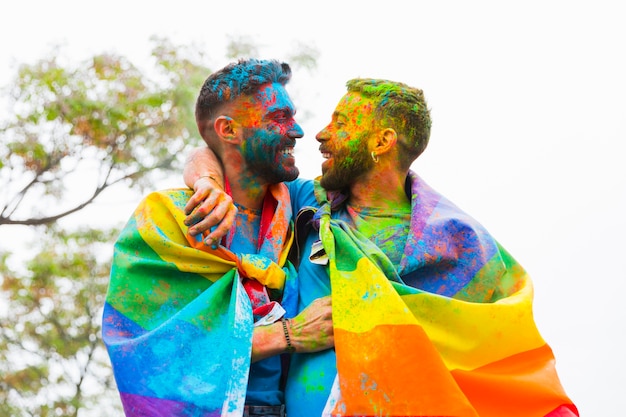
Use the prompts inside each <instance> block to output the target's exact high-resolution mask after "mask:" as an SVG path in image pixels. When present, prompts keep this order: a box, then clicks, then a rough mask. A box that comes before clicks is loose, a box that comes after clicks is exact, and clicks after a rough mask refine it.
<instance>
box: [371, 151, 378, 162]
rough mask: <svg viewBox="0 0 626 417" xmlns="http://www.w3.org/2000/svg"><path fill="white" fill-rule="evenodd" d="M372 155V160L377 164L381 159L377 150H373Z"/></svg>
mask: <svg viewBox="0 0 626 417" xmlns="http://www.w3.org/2000/svg"><path fill="white" fill-rule="evenodd" d="M370 155H372V160H373V161H374V163H376V164H377V163H378V161H379V159H378V156H376V152H374V151H372V153H371V154H370Z"/></svg>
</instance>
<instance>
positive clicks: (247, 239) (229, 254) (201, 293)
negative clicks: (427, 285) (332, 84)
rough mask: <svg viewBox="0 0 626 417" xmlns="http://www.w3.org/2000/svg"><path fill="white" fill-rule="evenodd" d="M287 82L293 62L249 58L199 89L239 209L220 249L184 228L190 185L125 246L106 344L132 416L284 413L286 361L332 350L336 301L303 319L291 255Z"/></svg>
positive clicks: (147, 203)
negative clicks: (286, 355) (287, 357)
mask: <svg viewBox="0 0 626 417" xmlns="http://www.w3.org/2000/svg"><path fill="white" fill-rule="evenodd" d="M290 78H291V69H290V67H289V65H288V64H286V63H281V62H278V61H273V60H271V61H270V60H257V59H248V60H240V61H238V62H236V63H232V64H230V65H228V66H226V67H224V68H223V69H221V70H219V71H217V72H215V73H213V74H211V75H210V76H209V77H208V78H207V79H206V81H205V82H204V85H203V86H202V89H201V91H200V93H199V96H198V99H197V104H196V121H197V125H198V129H199V132H200V134H201V136H202V137H203V139H204V140H205V142H206V143H207V145H208V147H209V148H210V149H211V150H212V151H213V153H214V154H215V155H216V156H217V157H218V158H219V160H220V161H221V165H222V166H223V178H222V176H220V181H221V184H220V186H221V187H223V188H224V189H225V190H226V193H227V194H228V196H230V197H229V198H232V201H233V202H234V204H235V205H236V207H237V211H236V214H235V213H233V214H234V215H233V216H232V218H231V220H232V221H233V223H234V227H232V228H231V229H230V230H229V231H228V233H227V234H226V236H225V238H224V241H223V245H221V246H220V247H215V248H211V247H209V246H206V245H204V244H203V243H202V242H198V241H197V240H196V239H195V238H194V237H192V236H191V235H189V234H188V233H187V227H186V226H185V225H184V224H183V221H182V220H183V216H182V215H181V214H182V205H184V203H186V202H187V200H188V198H189V196H190V194H189V192H188V191H187V190H164V191H159V192H155V193H152V194H150V195H149V196H148V197H146V198H145V199H144V201H142V202H141V203H140V205H139V207H138V208H137V210H136V211H135V213H134V215H133V217H132V218H131V220H130V221H129V222H128V224H127V226H126V227H125V229H124V230H123V231H122V233H121V235H120V238H119V239H118V240H117V242H116V246H115V254H114V260H113V268H112V271H111V283H110V286H109V291H108V294H107V301H106V304H105V311H104V317H103V338H104V341H105V344H106V346H107V349H108V351H109V355H110V357H111V362H112V365H113V370H114V374H115V377H116V381H117V384H118V388H119V391H120V396H121V399H122V403H123V406H124V410H125V413H126V415H127V416H147V415H150V416H167V417H172V416H188V415H203V416H204V415H207V416H208V415H244V416H270V417H271V416H281V417H284V415H285V406H284V402H285V399H284V392H283V385H282V381H283V379H284V377H285V375H283V371H284V370H283V360H282V354H283V353H286V352H291V351H293V350H294V349H296V348H297V349H298V351H303V352H306V351H308V352H315V351H318V350H323V349H328V348H329V347H332V344H333V339H332V322H331V310H330V298H329V297H325V298H321V299H320V300H318V301H316V302H315V303H314V304H313V305H312V306H311V308H307V309H306V310H304V311H301V312H299V311H298V306H297V294H296V291H297V282H296V279H297V277H296V273H295V269H294V267H293V265H292V264H291V262H289V261H288V260H287V255H288V253H289V250H290V248H291V245H292V243H293V240H294V231H293V223H292V215H291V205H290V199H289V193H288V190H287V188H286V186H285V185H284V184H283V181H291V180H293V179H295V178H296V177H297V176H298V173H299V172H298V169H297V167H296V166H295V163H294V158H293V147H294V146H295V142H296V139H298V138H300V137H302V135H303V133H302V129H301V128H300V126H299V125H298V123H297V122H296V121H295V119H294V116H295V112H296V109H295V107H294V105H293V102H292V101H291V98H290V97H289V95H288V93H287V91H286V89H285V85H286V84H287V82H288V81H289V80H290ZM181 204H182V205H181ZM298 313H299V314H298ZM320 333H325V334H327V337H325V338H319V337H318V335H319V334H320Z"/></svg>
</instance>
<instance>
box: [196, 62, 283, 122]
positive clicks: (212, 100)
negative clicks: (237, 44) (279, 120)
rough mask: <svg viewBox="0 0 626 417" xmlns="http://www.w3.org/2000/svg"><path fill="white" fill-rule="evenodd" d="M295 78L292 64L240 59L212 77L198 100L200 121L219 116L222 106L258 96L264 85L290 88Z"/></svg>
mask: <svg viewBox="0 0 626 417" xmlns="http://www.w3.org/2000/svg"><path fill="white" fill-rule="evenodd" d="M290 79H291V68H290V67H289V64H287V63H284V62H279V61H277V60H261V59H254V58H251V59H240V60H239V61H237V62H232V63H230V64H228V65H227V66H225V67H224V68H222V69H221V70H219V71H216V72H214V73H213V74H211V75H209V77H208V78H207V79H206V80H205V81H204V84H203V85H202V88H201V89H200V94H199V95H198V99H197V100H196V121H201V120H207V119H210V118H212V117H215V115H214V113H215V111H216V110H217V109H219V108H220V107H221V106H222V105H224V104H226V103H228V102H230V101H232V100H234V99H236V98H237V97H240V96H243V95H249V94H252V93H254V92H255V91H257V90H258V89H259V87H260V86H262V85H263V84H268V83H280V84H282V85H286V84H287V82H289V80H290Z"/></svg>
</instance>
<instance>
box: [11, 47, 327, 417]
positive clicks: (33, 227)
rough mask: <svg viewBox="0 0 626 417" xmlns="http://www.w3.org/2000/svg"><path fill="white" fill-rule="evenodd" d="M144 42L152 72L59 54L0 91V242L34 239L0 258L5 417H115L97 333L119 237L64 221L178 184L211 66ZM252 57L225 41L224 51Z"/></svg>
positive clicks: (189, 52)
mask: <svg viewBox="0 0 626 417" xmlns="http://www.w3.org/2000/svg"><path fill="white" fill-rule="evenodd" d="M152 41H153V46H154V47H153V50H152V55H151V57H152V58H151V62H150V64H151V65H148V68H149V70H141V69H140V68H139V67H138V66H136V65H135V64H133V63H132V62H131V61H130V60H128V59H127V58H125V57H123V56H119V55H115V54H101V55H96V56H94V57H93V58H90V59H88V60H86V61H83V62H80V63H77V64H76V63H72V62H66V61H65V60H64V59H63V56H62V54H60V51H54V52H53V53H52V54H50V55H49V56H47V57H45V58H43V59H41V60H39V61H38V62H36V63H34V64H30V65H23V66H21V67H20V68H19V70H18V72H17V75H16V77H15V80H14V82H13V83H12V84H11V87H10V88H9V89H8V90H6V91H7V93H8V99H9V102H10V106H11V107H12V109H13V112H12V113H11V116H10V117H9V118H7V119H4V120H0V123H1V125H0V137H1V140H0V226H5V227H4V228H2V227H0V232H3V231H4V230H3V229H5V230H6V227H12V228H16V227H18V228H20V227H21V228H23V229H28V230H30V231H31V232H32V233H31V235H32V236H33V238H32V240H31V241H30V242H29V243H28V245H27V247H28V248H29V251H28V253H26V252H23V251H22V253H10V252H6V251H5V252H3V247H5V248H6V247H7V245H5V244H4V243H6V241H3V242H1V243H3V247H0V415H6V416H15V417H22V416H24V417H25V416H28V417H31V416H42V417H48V416H79V415H81V416H82V415H84V416H111V415H120V414H121V409H120V403H119V399H118V394H117V391H116V389H115V382H114V379H113V377H112V373H111V369H110V364H109V362H108V357H107V355H106V351H105V348H104V346H103V344H102V340H101V334H100V331H101V317H102V308H103V303H104V297H105V294H106V289H107V285H108V277H109V269H110V261H111V259H110V258H111V253H112V245H113V242H114V240H115V237H116V235H117V230H113V229H110V228H109V229H107V228H103V227H102V226H100V227H98V226H99V225H97V224H96V225H90V227H85V226H81V225H75V224H74V227H72V228H71V229H68V228H65V229H64V228H63V227H62V223H61V222H60V220H61V219H64V218H68V217H70V216H71V215H72V214H73V213H76V212H79V211H80V210H82V209H83V208H85V207H87V206H88V205H89V204H92V203H93V202H94V201H95V200H96V199H97V198H99V199H102V198H103V197H102V196H103V191H105V190H107V189H116V188H117V189H120V188H123V187H126V188H132V189H136V190H138V191H139V192H143V191H145V189H146V188H147V187H150V188H151V187H152V183H153V180H154V178H155V176H156V175H158V174H160V175H165V174H166V173H168V172H170V173H171V172H175V173H176V174H175V175H180V168H181V163H182V161H183V158H184V156H185V154H186V153H187V149H188V148H189V147H192V146H197V145H198V144H199V143H200V139H199V136H198V135H197V134H196V131H197V129H196V125H195V118H194V115H193V109H194V102H195V97H196V95H197V92H198V90H199V88H200V86H201V84H202V82H203V81H204V79H205V78H206V77H207V76H208V75H209V73H210V70H209V69H208V68H207V66H206V65H205V64H204V62H206V58H207V57H206V56H205V55H204V53H203V52H202V51H201V50H200V49H199V48H198V47H193V46H184V45H173V44H172V43H170V42H169V41H168V40H166V39H161V38H154V39H153V40H152ZM258 52H259V49H258V47H257V46H256V45H255V44H254V43H253V42H252V41H251V40H250V39H249V38H246V37H232V38H230V41H229V43H228V45H227V48H226V52H225V53H226V55H227V58H229V59H234V58H238V57H242V56H256V55H258ZM292 57H293V63H292V66H293V67H294V69H297V68H304V69H307V70H309V71H310V70H311V69H313V68H314V67H315V60H316V58H317V52H316V51H315V49H314V48H313V49H312V48H304V47H303V46H302V45H298V46H296V50H295V52H294V53H292V54H291V55H288V56H287V60H290V59H291V58H292ZM107 195H108V196H109V197H108V198H109V199H110V200H111V201H110V203H115V200H114V199H115V194H114V193H108V194H107ZM129 214H130V213H129ZM74 223H75V222H74ZM11 249H13V248H11ZM4 250H8V249H4ZM18 255H19V256H18ZM16 258H17V260H18V262H17V266H16V263H15V262H10V261H11V260H13V261H15V259H16Z"/></svg>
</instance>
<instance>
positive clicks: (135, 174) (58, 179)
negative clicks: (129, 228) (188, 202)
mask: <svg viewBox="0 0 626 417" xmlns="http://www.w3.org/2000/svg"><path fill="white" fill-rule="evenodd" d="M180 53H181V52H180V51H179V50H177V49H176V48H174V47H173V45H171V44H169V43H167V42H166V41H165V40H156V46H155V48H154V51H153V58H154V60H155V64H156V71H155V79H150V78H148V77H147V76H146V75H145V74H144V73H142V72H141V71H140V70H139V69H138V68H137V67H136V66H135V65H133V64H132V63H131V62H130V61H129V60H128V59H126V58H124V57H121V56H115V55H110V54H108V55H98V56H95V57H93V58H92V59H90V60H88V61H86V62H83V63H82V64H80V65H78V66H77V67H76V68H67V67H63V66H62V65H60V63H59V58H58V57H57V55H52V56H50V57H48V58H46V59H43V60H41V61H39V62H38V63H36V64H34V65H24V66H22V67H21V68H20V69H19V73H18V76H17V78H16V80H15V82H14V83H13V85H12V88H11V91H10V98H11V100H12V106H13V108H14V111H15V113H14V117H13V119H12V120H9V121H7V122H6V124H5V125H4V126H2V129H1V130H0V133H2V135H3V137H4V140H3V142H2V145H1V146H0V160H1V161H3V162H2V164H1V165H0V184H1V185H2V189H3V194H4V196H3V197H4V198H3V201H4V204H3V205H2V206H0V225H3V224H22V225H40V224H50V223H53V222H55V221H57V220H58V219H60V218H62V217H65V216H67V215H69V214H71V213H74V212H76V211H78V210H81V209H82V208H84V207H85V206H86V205H87V204H89V203H91V202H93V201H94V199H95V198H96V197H98V195H100V194H101V193H102V191H104V190H105V189H107V188H109V187H111V186H113V185H115V184H117V183H120V182H125V183H126V184H127V185H129V186H134V185H145V182H144V183H141V180H142V179H145V178H146V175H145V174H146V173H148V172H150V171H153V170H155V169H173V168H179V167H180V162H181V161H180V156H181V155H183V154H184V153H185V149H186V148H187V147H188V146H193V145H196V146H197V144H198V143H199V140H198V136H197V135H196V134H194V132H195V123H194V119H193V99H194V94H195V92H196V91H197V89H198V88H199V85H201V83H202V81H203V79H204V78H205V77H206V75H207V73H208V70H207V69H206V68H205V67H203V66H201V65H198V64H195V63H194V62H193V61H192V60H190V59H189V58H186V57H182V56H180ZM70 176H74V177H76V178H80V179H81V183H82V184H84V185H83V187H84V189H83V192H82V193H81V194H82V195H81V196H80V197H79V198H78V199H76V198H74V197H73V196H74V195H75V194H76V193H75V192H74V190H72V189H68V188H67V186H66V184H67V181H68V177H70ZM33 196H36V197H37V198H38V199H40V198H42V197H45V198H46V201H49V202H51V203H54V204H55V206H57V207H59V209H58V210H57V211H53V212H50V210H46V211H45V212H43V213H42V212H41V211H37V210H34V209H36V207H33V205H32V204H29V202H30V201H32V200H33V198H34V197H33ZM70 196H72V197H70Z"/></svg>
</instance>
